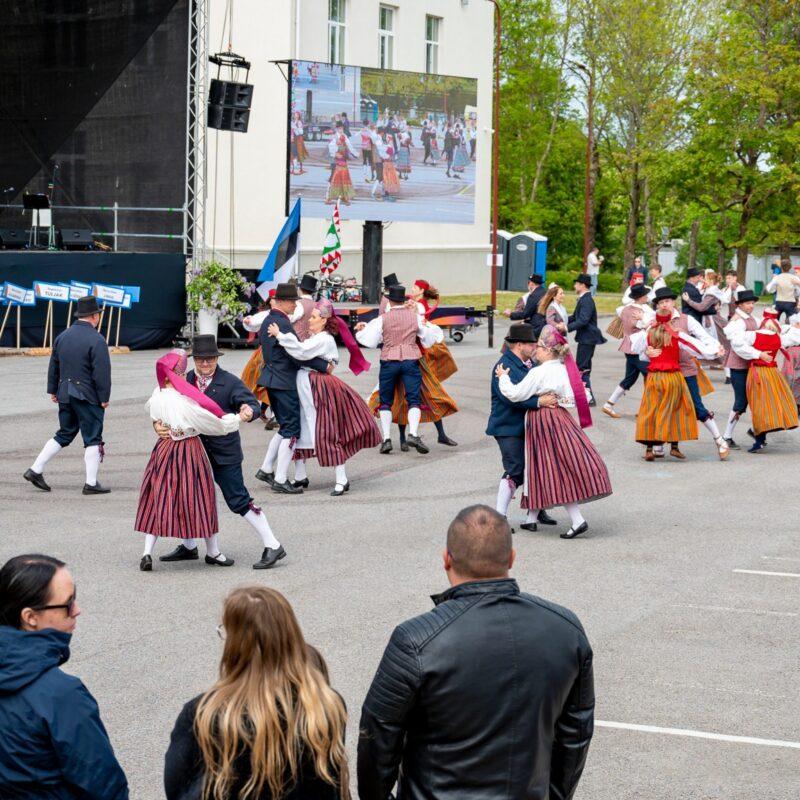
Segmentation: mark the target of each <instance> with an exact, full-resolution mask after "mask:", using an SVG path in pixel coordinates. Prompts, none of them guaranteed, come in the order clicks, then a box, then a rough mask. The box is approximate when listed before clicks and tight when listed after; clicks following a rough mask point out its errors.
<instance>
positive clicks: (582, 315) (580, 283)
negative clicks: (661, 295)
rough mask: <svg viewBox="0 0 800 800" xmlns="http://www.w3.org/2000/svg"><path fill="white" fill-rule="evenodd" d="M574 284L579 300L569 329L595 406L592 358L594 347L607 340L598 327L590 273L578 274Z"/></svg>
mask: <svg viewBox="0 0 800 800" xmlns="http://www.w3.org/2000/svg"><path fill="white" fill-rule="evenodd" d="M574 286H575V294H577V295H578V302H577V303H576V304H575V312H574V313H573V314H570V316H569V322H568V323H567V330H569V331H573V332H574V333H575V341H576V342H577V343H578V349H577V352H576V353H575V363H576V364H577V365H578V369H579V370H580V373H581V380H582V381H583V383H584V385H585V386H586V389H587V391H588V393H589V405H590V406H595V405H597V401H596V400H595V398H594V392H593V391H592V358H593V357H594V348H595V347H596V346H597V345H598V344H605V342H606V340H605V337H604V336H603V334H602V333H601V332H600V328H598V327H597V306H595V304H594V298H593V297H592V294H591V291H590V289H591V286H592V279H591V278H590V277H589V276H588V275H578V277H577V278H576V279H575V284H574Z"/></svg>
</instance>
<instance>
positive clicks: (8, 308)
mask: <svg viewBox="0 0 800 800" xmlns="http://www.w3.org/2000/svg"><path fill="white" fill-rule="evenodd" d="M10 313H11V303H9V304H8V305H7V306H6V313H5V314H4V315H3V324H2V325H0V339H2V338H3V332H4V331H5V329H6V322H8V315H9V314H10Z"/></svg>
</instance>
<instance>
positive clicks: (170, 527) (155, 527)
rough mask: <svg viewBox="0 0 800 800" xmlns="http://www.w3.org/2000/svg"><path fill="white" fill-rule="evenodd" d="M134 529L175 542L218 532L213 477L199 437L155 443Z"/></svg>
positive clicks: (143, 483) (204, 536)
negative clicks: (167, 537) (172, 539)
mask: <svg viewBox="0 0 800 800" xmlns="http://www.w3.org/2000/svg"><path fill="white" fill-rule="evenodd" d="M134 527H135V529H136V530H137V531H140V532H141V533H152V534H155V535H156V536H169V537H172V538H174V539H192V538H194V537H201V538H204V539H205V538H208V537H209V536H211V535H213V534H215V533H216V532H217V531H218V530H219V521H218V519H217V500H216V496H215V494H214V476H213V475H212V473H211V464H210V463H209V461H208V456H207V455H206V451H205V448H204V447H203V443H202V442H201V441H200V437H199V436H192V437H190V438H188V439H180V440H178V441H173V440H172V439H159V440H158V441H157V442H156V446H155V447H154V448H153V452H152V453H150V460H149V461H148V462H147V467H146V468H145V471H144V477H143V478H142V488H141V490H140V492H139V508H138V510H137V512H136V523H135V525H134Z"/></svg>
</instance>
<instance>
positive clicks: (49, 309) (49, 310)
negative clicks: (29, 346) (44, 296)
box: [18, 300, 53, 347]
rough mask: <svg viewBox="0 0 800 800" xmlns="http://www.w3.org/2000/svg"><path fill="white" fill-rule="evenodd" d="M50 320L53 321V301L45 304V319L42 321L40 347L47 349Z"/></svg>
mask: <svg viewBox="0 0 800 800" xmlns="http://www.w3.org/2000/svg"><path fill="white" fill-rule="evenodd" d="M52 320H53V301H52V300H50V301H48V303H47V318H46V319H45V321H44V339H43V341H42V347H47V332H48V331H49V330H50V325H51V324H52ZM18 346H19V345H18Z"/></svg>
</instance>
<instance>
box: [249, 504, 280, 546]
mask: <svg viewBox="0 0 800 800" xmlns="http://www.w3.org/2000/svg"><path fill="white" fill-rule="evenodd" d="M244 518H245V519H246V520H247V521H248V522H249V523H250V524H251V525H252V526H253V528H255V531H256V533H257V534H258V535H259V536H260V537H261V541H262V542H263V543H264V547H271V548H272V549H273V550H277V549H278V548H279V547H280V546H281V543H280V542H279V541H278V540H277V539H276V538H275V534H274V533H273V532H272V528H270V526H269V522H267V517H266V514H264V512H263V511H262V510H261V509H259V510H258V511H256V510H255V509H254V508H251V509H250V510H249V511H248V512H247V513H246V514H245V515H244Z"/></svg>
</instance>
